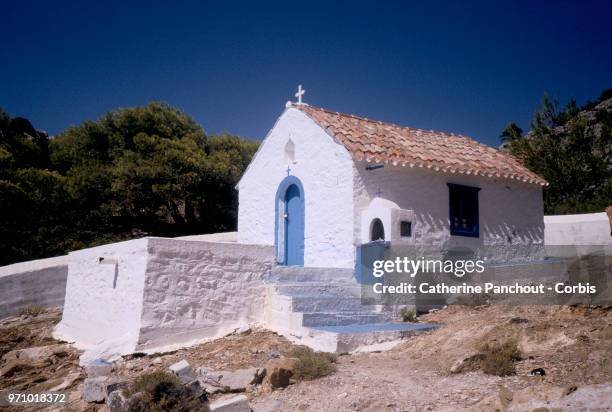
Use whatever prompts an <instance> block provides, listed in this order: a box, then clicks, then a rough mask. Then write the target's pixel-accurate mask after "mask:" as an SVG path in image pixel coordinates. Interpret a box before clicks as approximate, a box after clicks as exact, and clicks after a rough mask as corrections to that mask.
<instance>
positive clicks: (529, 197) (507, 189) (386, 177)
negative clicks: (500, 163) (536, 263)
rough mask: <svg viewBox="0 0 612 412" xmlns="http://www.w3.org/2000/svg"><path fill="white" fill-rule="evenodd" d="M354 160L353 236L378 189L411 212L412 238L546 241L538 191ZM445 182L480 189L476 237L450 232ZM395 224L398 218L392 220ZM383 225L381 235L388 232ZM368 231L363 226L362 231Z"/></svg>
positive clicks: (448, 242)
mask: <svg viewBox="0 0 612 412" xmlns="http://www.w3.org/2000/svg"><path fill="white" fill-rule="evenodd" d="M365 167H366V163H364V162H358V163H356V164H355V171H356V173H355V183H354V187H355V227H354V239H355V243H356V244H360V243H361V241H362V239H363V233H364V232H362V219H361V215H362V212H363V211H364V210H366V211H367V210H368V206H369V205H370V202H371V201H372V199H373V198H375V197H376V195H377V192H379V191H380V192H382V193H380V197H382V198H384V199H387V200H389V201H391V202H394V203H395V204H397V205H398V206H399V207H400V208H401V209H405V210H411V211H413V212H414V221H413V222H412V236H413V238H414V239H413V242H414V243H417V244H431V245H440V246H444V247H453V246H460V245H461V246H468V247H478V246H480V245H493V244H495V245H505V244H531V243H542V242H543V240H544V221H543V213H544V212H543V210H544V209H543V200H542V190H541V188H540V187H538V186H534V185H527V184H522V183H518V182H512V181H507V180H502V179H490V178H484V177H475V176H464V175H449V174H442V173H434V172H429V171H424V170H421V169H412V168H406V167H399V166H398V167H394V166H390V165H386V166H385V167H384V168H381V169H376V170H370V171H368V170H366V169H365ZM447 183H456V184H462V185H466V186H474V187H479V188H481V190H480V191H479V193H478V198H479V220H480V225H479V226H480V236H479V237H478V238H470V237H464V236H451V235H450V223H449V191H448V186H447ZM396 224H397V222H396ZM388 229H389V228H387V227H386V228H385V234H387V233H389V231H388ZM365 232H367V230H366V231H365Z"/></svg>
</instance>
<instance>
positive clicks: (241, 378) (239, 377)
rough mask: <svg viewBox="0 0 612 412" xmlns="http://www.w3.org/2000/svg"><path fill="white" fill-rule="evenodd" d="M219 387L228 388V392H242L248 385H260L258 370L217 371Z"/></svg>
mask: <svg viewBox="0 0 612 412" xmlns="http://www.w3.org/2000/svg"><path fill="white" fill-rule="evenodd" d="M219 374H220V375H221V379H220V381H219V383H220V384H221V386H225V387H228V388H229V390H230V392H244V391H245V390H246V388H247V386H248V385H251V384H256V383H261V377H260V373H259V369H258V368H249V369H238V370H236V371H219Z"/></svg>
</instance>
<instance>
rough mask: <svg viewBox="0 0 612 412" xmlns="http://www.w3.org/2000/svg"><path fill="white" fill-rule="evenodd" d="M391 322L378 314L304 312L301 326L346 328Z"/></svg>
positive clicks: (385, 315) (386, 316) (386, 315)
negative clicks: (348, 326)
mask: <svg viewBox="0 0 612 412" xmlns="http://www.w3.org/2000/svg"><path fill="white" fill-rule="evenodd" d="M390 320H391V316H390V315H389V314H388V313H385V312H380V313H375V312H368V311H361V312H352V313H351V312H304V313H302V326H306V327H313V326H347V325H364V324H371V323H382V322H388V321H390Z"/></svg>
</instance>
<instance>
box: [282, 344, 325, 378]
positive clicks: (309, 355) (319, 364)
mask: <svg viewBox="0 0 612 412" xmlns="http://www.w3.org/2000/svg"><path fill="white" fill-rule="evenodd" d="M287 356H289V357H291V358H296V359H297V362H296V365H295V369H294V370H293V378H294V379H296V380H312V379H317V378H322V377H324V376H328V375H331V374H332V373H334V372H336V365H335V363H336V359H337V358H336V355H335V354H333V353H328V352H315V351H313V350H312V349H310V348H309V347H307V346H297V347H295V348H293V349H292V350H291V351H290V352H289V353H288V354H287Z"/></svg>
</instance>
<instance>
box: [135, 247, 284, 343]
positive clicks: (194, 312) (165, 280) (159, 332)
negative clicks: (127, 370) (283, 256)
mask: <svg viewBox="0 0 612 412" xmlns="http://www.w3.org/2000/svg"><path fill="white" fill-rule="evenodd" d="M272 265H273V251H272V247H270V246H260V245H243V244H232V243H213V242H201V241H182V242H177V241H176V240H174V239H162V238H151V239H149V243H148V261H147V270H146V281H145V287H144V301H143V307H142V319H141V326H140V335H139V339H138V345H137V349H138V350H151V349H156V350H159V349H162V348H164V349H169V348H171V347H172V346H173V345H177V346H185V344H186V343H189V342H197V341H201V340H203V339H210V338H213V337H218V336H222V335H224V334H227V333H228V332H231V331H232V330H233V329H235V328H237V327H240V326H244V325H247V324H251V323H259V322H261V321H262V320H263V312H264V298H265V287H264V281H263V278H264V275H266V274H267V273H269V271H270V269H271V268H272Z"/></svg>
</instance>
